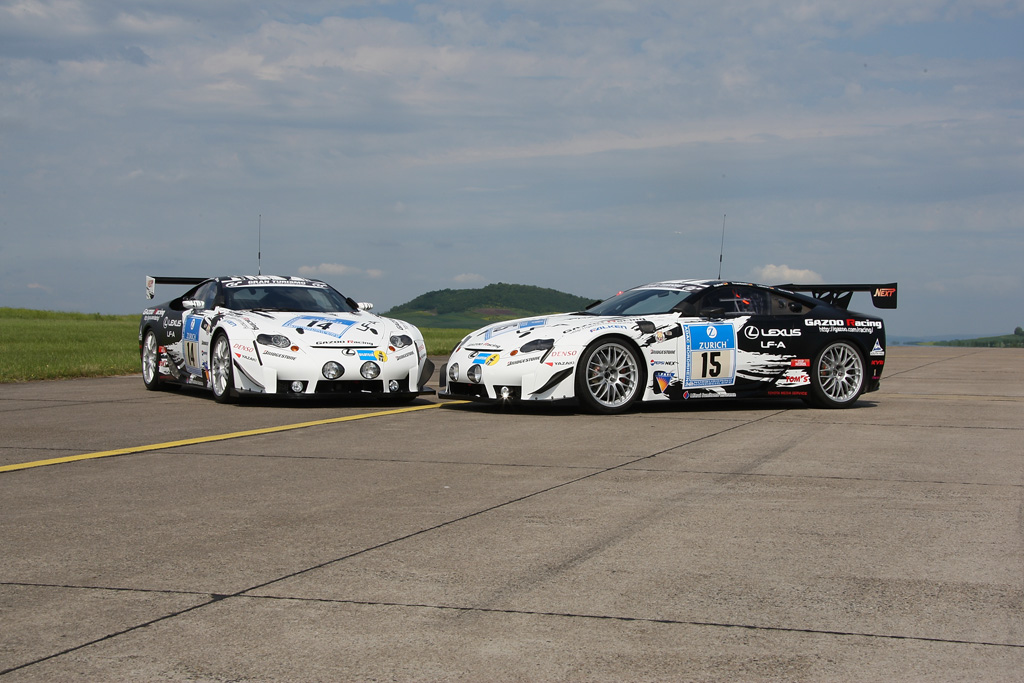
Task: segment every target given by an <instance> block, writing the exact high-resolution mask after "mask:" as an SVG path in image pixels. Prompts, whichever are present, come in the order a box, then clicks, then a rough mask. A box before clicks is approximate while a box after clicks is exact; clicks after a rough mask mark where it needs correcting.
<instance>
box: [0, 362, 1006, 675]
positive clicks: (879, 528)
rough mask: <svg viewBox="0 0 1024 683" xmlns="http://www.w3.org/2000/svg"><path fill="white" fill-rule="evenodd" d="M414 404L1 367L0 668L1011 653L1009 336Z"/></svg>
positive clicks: (978, 657) (902, 668)
mask: <svg viewBox="0 0 1024 683" xmlns="http://www.w3.org/2000/svg"><path fill="white" fill-rule="evenodd" d="M437 360H438V361H441V360H443V359H437ZM437 365H438V366H439V367H440V362H437ZM435 380H436V377H435ZM436 404H437V401H436V400H435V399H433V398H427V399H421V400H419V401H417V402H416V403H414V404H413V405H412V406H409V408H413V410H406V409H403V408H396V407H393V406H382V405H376V404H359V403H342V404H337V403H301V404H296V403H270V404H268V403H253V404H246V405H241V406H231V405H229V406H222V405H219V404H217V403H215V402H214V401H213V400H211V399H210V398H208V397H206V396H205V395H204V394H199V393H195V392H190V391H180V392H157V393H154V392H147V391H145V390H144V388H143V385H142V380H141V378H140V377H138V376H134V377H114V378H107V379H88V380H73V381H63V382H34V383H27V384H17V385H0V679H2V681H3V683H7V682H8V681H52V680H147V681H148V680H189V681H244V680H367V681H370V680H377V681H380V680H468V681H478V680H566V681H575V680H586V681H601V680H614V681H620V680H638V681H640V680H856V681H864V680H894V679H899V680H928V681H936V680H988V681H991V680H1022V679H1024V352H1022V351H1020V350H1015V349H1005V350H1003V349H992V350H987V349H984V350H983V349H953V348H899V347H893V348H890V349H889V357H888V361H887V367H886V372H885V376H884V379H883V382H882V389H881V391H879V392H876V393H873V394H870V395H868V396H866V397H864V398H862V399H861V401H860V402H859V403H858V404H857V406H856V407H855V408H853V409H850V410H842V411H823V410H814V409H809V408H805V407H804V406H803V405H802V404H800V403H790V402H783V403H778V402H775V403H771V402H742V403H730V404H726V403H710V402H704V403H696V402H693V403H688V404H683V405H674V406H656V407H647V408H641V409H638V410H636V411H634V412H632V413H629V414H626V415H621V416H615V417H599V416H590V415H584V414H580V413H578V412H576V411H575V410H574V409H572V408H565V407H561V408H553V407H535V406H531V407H530V408H529V409H520V410H514V411H501V410H497V409H494V408H492V407H486V406H480V405H472V404H451V403H447V404H444V405H443V406H440V407H439V406H437V405H436ZM348 418H358V419H348ZM308 423H315V424H308ZM303 424H305V425H306V426H299V427H292V428H287V429H281V430H273V429H274V428H277V427H287V426H294V425H303ZM267 429H270V430H272V431H260V430H267ZM208 437H224V438H220V439H218V440H206V439H207V438H208ZM97 454H98V455H101V456H103V457H95V456H96V455H97ZM83 455H84V456H87V457H86V458H84V459H78V460H73V459H70V458H73V457H74V456H83ZM47 461H49V462H50V464H46V465H39V466H27V467H24V468H23V469H17V468H16V467H21V466H22V465H25V464H32V463H44V462H47Z"/></svg>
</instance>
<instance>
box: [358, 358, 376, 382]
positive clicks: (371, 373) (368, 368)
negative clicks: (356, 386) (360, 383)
mask: <svg viewBox="0 0 1024 683" xmlns="http://www.w3.org/2000/svg"><path fill="white" fill-rule="evenodd" d="M359 374H360V375H362V376H363V379H377V376H378V375H379V374H380V366H379V365H377V364H376V363H374V362H373V361H372V360H368V361H366V362H365V363H363V365H362V367H360V368H359Z"/></svg>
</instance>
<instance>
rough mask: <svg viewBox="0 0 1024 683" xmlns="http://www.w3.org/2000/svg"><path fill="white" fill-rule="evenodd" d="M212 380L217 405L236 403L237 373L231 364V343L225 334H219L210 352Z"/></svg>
mask: <svg viewBox="0 0 1024 683" xmlns="http://www.w3.org/2000/svg"><path fill="white" fill-rule="evenodd" d="M210 380H211V382H212V384H213V397H214V398H215V399H216V400H217V403H231V402H232V401H234V389H235V372H234V368H232V363H231V342H229V341H228V336H227V335H226V334H224V333H223V332H218V333H217V336H216V337H214V339H213V346H212V347H211V350H210Z"/></svg>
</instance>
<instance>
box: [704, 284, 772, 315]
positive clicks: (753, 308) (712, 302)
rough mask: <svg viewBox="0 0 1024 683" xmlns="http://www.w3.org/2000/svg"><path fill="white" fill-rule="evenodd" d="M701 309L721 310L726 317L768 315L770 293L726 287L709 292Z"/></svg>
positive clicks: (753, 289)
mask: <svg viewBox="0 0 1024 683" xmlns="http://www.w3.org/2000/svg"><path fill="white" fill-rule="evenodd" d="M700 308H702V309H704V308H721V309H723V310H724V311H725V314H726V315H768V313H769V312H770V311H771V307H770V302H769V301H768V293H767V292H765V291H763V290H760V289H756V288H754V287H745V286H742V285H726V286H725V287H718V288H717V289H715V290H714V291H711V292H708V293H707V294H706V295H705V296H704V299H703V300H702V301H701V303H700Z"/></svg>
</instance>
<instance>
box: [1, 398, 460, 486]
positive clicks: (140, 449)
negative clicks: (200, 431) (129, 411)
mask: <svg viewBox="0 0 1024 683" xmlns="http://www.w3.org/2000/svg"><path fill="white" fill-rule="evenodd" d="M460 403H461V401H460ZM445 405H452V404H451V403H429V404H427V405H423V406H411V407H408V408H396V409H394V410H382V411H378V412H375V413H361V414H359V415H346V416H344V417H331V418H325V419H323V420H311V421H309V422H299V423H296V424H290V425H278V426H276V427H260V428H259V429H248V430H245V431H241V432H231V433H228V434H215V435H213V436H198V437H195V438H192V439H181V440H179V441H166V442H164V443H156V444H149V445H145V446H129V447H128V448H116V449H114V450H110V451H97V452H95V453H82V454H80V455H69V456H65V457H62V458H50V459H48V460H35V461H32V462H19V463H15V464H13V465H4V466H2V467H0V473H3V472H15V471H18V470H27V469H32V468H35V467H46V466H48V465H62V464H65V463H70V462H78V461H80V460H96V459H98V458H110V457H113V456H117V455H131V454H133V453H147V452H150V451H162V450H166V449H168V448H179V447H181V446H195V445H197V444H203V443H212V442H214V441H227V440H228V439H239V438H243V437H246V436H259V435H261V434H274V433H276V432H287V431H291V430H294V429H303V428H305V427H318V426H321V425H328V424H334V423H338V422H352V421H354V420H363V419H366V418H370V417H384V416H387V415H401V414H403V413H412V412H416V411H419V410H430V409H431V408H440V407H441V406H445Z"/></svg>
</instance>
